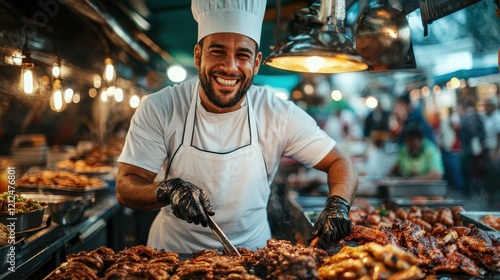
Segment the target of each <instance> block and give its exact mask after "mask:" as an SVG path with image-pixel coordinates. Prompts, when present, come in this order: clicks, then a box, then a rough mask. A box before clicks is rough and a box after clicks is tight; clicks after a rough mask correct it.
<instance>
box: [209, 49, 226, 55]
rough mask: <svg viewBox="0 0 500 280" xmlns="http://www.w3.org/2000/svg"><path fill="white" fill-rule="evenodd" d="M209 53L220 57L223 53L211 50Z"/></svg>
mask: <svg viewBox="0 0 500 280" xmlns="http://www.w3.org/2000/svg"><path fill="white" fill-rule="evenodd" d="M210 53H211V54H212V55H221V54H223V51H222V50H211V51H210Z"/></svg>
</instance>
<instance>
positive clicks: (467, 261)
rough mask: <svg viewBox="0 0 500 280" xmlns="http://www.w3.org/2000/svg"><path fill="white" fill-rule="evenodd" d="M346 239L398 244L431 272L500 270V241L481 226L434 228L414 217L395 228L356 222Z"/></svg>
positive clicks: (469, 272)
mask: <svg viewBox="0 0 500 280" xmlns="http://www.w3.org/2000/svg"><path fill="white" fill-rule="evenodd" d="M344 240H345V241H356V242H357V243H359V244H363V243H367V242H376V243H378V244H383V245H385V244H392V245H397V246H399V247H401V248H403V249H405V250H407V251H408V252H410V253H413V254H414V255H416V256H417V257H418V258H419V259H421V260H422V263H421V264H420V267H421V268H422V269H423V270H424V271H425V272H427V273H431V274H434V273H440V272H441V273H466V274H468V275H471V276H474V277H480V276H481V275H484V274H486V273H499V272H500V240H498V239H497V238H495V237H494V236H493V235H491V234H489V233H488V232H486V231H484V230H482V229H479V228H477V227H474V226H471V227H464V226H449V227H447V226H444V225H437V226H434V227H433V228H432V230H431V231H428V230H425V229H423V228H422V227H421V226H419V225H418V224H416V223H413V222H411V221H410V220H406V221H402V220H399V221H395V222H394V223H393V224H392V226H391V227H382V228H380V229H377V228H368V227H365V226H360V225H354V227H353V231H352V232H351V234H349V235H348V236H347V237H346V238H345V239H344Z"/></svg>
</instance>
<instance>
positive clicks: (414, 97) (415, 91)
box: [410, 89, 420, 100]
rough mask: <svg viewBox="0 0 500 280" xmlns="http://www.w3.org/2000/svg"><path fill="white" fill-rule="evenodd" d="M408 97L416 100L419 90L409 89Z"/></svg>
mask: <svg viewBox="0 0 500 280" xmlns="http://www.w3.org/2000/svg"><path fill="white" fill-rule="evenodd" d="M410 98H411V100H417V99H419V98H420V90H418V89H412V90H411V91H410Z"/></svg>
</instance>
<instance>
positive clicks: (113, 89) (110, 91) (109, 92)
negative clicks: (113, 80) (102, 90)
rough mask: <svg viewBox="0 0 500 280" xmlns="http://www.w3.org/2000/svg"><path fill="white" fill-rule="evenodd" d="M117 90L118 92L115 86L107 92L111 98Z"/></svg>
mask: <svg viewBox="0 0 500 280" xmlns="http://www.w3.org/2000/svg"><path fill="white" fill-rule="evenodd" d="M115 90H116V87H115V86H110V87H109V88H108V89H107V90H106V94H107V95H108V96H109V97H111V96H113V95H114V94H115Z"/></svg>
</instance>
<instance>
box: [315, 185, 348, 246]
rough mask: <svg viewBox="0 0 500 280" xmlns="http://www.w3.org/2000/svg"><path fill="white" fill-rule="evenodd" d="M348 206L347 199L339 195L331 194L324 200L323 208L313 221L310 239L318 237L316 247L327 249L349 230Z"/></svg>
mask: <svg viewBox="0 0 500 280" xmlns="http://www.w3.org/2000/svg"><path fill="white" fill-rule="evenodd" d="M349 208H350V207H349V203H348V202H347V200H345V199H343V198H342V197H340V196H336V195H333V196H330V197H329V198H328V199H327V200H326V203H325V208H324V209H323V211H322V212H321V213H320V214H319V216H318V219H317V220H316V222H315V223H314V232H313V234H312V238H311V240H314V239H317V238H318V240H317V241H318V242H317V246H318V247H320V248H323V249H329V248H330V247H332V246H333V245H334V244H335V243H336V242H337V241H339V240H341V239H342V238H344V237H345V236H347V235H348V234H349V233H350V232H351V230H352V223H351V220H350V219H349ZM311 240H310V241H309V242H310V243H311ZM311 245H312V244H311Z"/></svg>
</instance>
